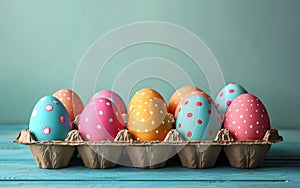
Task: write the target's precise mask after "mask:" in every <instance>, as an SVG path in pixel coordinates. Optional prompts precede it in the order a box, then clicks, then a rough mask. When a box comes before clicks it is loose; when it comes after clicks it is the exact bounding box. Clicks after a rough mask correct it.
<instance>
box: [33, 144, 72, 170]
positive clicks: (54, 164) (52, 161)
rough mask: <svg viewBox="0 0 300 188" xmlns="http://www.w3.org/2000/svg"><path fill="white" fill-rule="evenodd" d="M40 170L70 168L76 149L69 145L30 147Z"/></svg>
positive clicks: (37, 145) (38, 145)
mask: <svg viewBox="0 0 300 188" xmlns="http://www.w3.org/2000/svg"><path fill="white" fill-rule="evenodd" d="M29 148H30V151H31V153H32V155H33V157H34V160H35V162H36V164H37V166H38V167H39V168H50V169H56V168H65V167H67V166H69V164H70V161H71V158H72V156H73V154H74V151H75V147H72V146H67V145H45V144H36V145H33V144H32V145H29Z"/></svg>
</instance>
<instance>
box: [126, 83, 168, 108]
mask: <svg viewBox="0 0 300 188" xmlns="http://www.w3.org/2000/svg"><path fill="white" fill-rule="evenodd" d="M144 98H149V99H161V100H162V101H163V103H164V106H166V102H165V100H164V98H163V97H162V96H161V95H160V94H159V93H158V92H157V91H156V90H154V89H151V88H143V89H141V90H139V91H137V92H136V93H135V94H134V95H133V97H132V98H131V100H130V103H129V105H128V109H129V110H130V108H132V104H135V103H138V102H139V101H140V100H141V99H144Z"/></svg>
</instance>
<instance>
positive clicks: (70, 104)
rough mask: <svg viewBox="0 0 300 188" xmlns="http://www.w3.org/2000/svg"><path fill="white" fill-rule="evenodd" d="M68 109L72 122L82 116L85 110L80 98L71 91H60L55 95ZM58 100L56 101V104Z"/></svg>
mask: <svg viewBox="0 0 300 188" xmlns="http://www.w3.org/2000/svg"><path fill="white" fill-rule="evenodd" d="M53 96H54V97H56V98H57V99H58V100H59V101H60V102H61V103H62V104H63V105H64V107H65V108H66V110H67V112H68V114H69V116H70V118H71V120H72V121H74V120H75V117H76V116H77V115H78V114H80V113H81V112H82V110H83V108H84V106H83V103H82V101H81V99H80V97H79V96H78V95H77V94H76V93H75V92H74V91H72V90H71V89H60V90H58V91H56V92H55V93H54V94H53ZM58 100H54V101H53V102H54V103H55V104H57V103H58Z"/></svg>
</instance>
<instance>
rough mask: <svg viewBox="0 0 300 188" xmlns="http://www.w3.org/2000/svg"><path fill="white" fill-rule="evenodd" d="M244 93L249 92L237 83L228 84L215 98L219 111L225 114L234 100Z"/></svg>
mask: <svg viewBox="0 0 300 188" xmlns="http://www.w3.org/2000/svg"><path fill="white" fill-rule="evenodd" d="M244 93H247V91H246V90H245V89H244V88H243V87H242V86H241V85H239V84H237V83H234V82H232V83H229V84H228V85H226V86H225V87H224V88H223V89H222V90H221V91H220V92H219V94H218V95H217V97H216V100H215V102H216V107H217V109H218V111H219V112H221V113H223V114H225V113H226V111H227V108H228V106H230V104H231V103H232V101H233V100H234V99H235V98H237V97H238V96H239V95H241V94H244Z"/></svg>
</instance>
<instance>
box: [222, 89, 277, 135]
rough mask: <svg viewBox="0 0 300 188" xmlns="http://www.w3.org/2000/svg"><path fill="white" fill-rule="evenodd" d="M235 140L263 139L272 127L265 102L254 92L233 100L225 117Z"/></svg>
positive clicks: (225, 125)
mask: <svg viewBox="0 0 300 188" xmlns="http://www.w3.org/2000/svg"><path fill="white" fill-rule="evenodd" d="M224 128H226V129H228V130H229V131H230V132H231V133H232V135H233V137H234V139H235V140H262V139H263V137H264V135H265V134H266V131H267V130H268V129H270V128H271V127H270V119H269V115H268V112H267V110H266V108H265V106H264V105H263V103H262V102H261V101H260V100H259V99H258V98H257V97H256V96H254V95H252V94H242V95H240V96H238V97H237V98H236V99H234V100H233V102H232V104H231V105H230V106H229V108H228V110H227V112H226V114H225V119H224Z"/></svg>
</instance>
